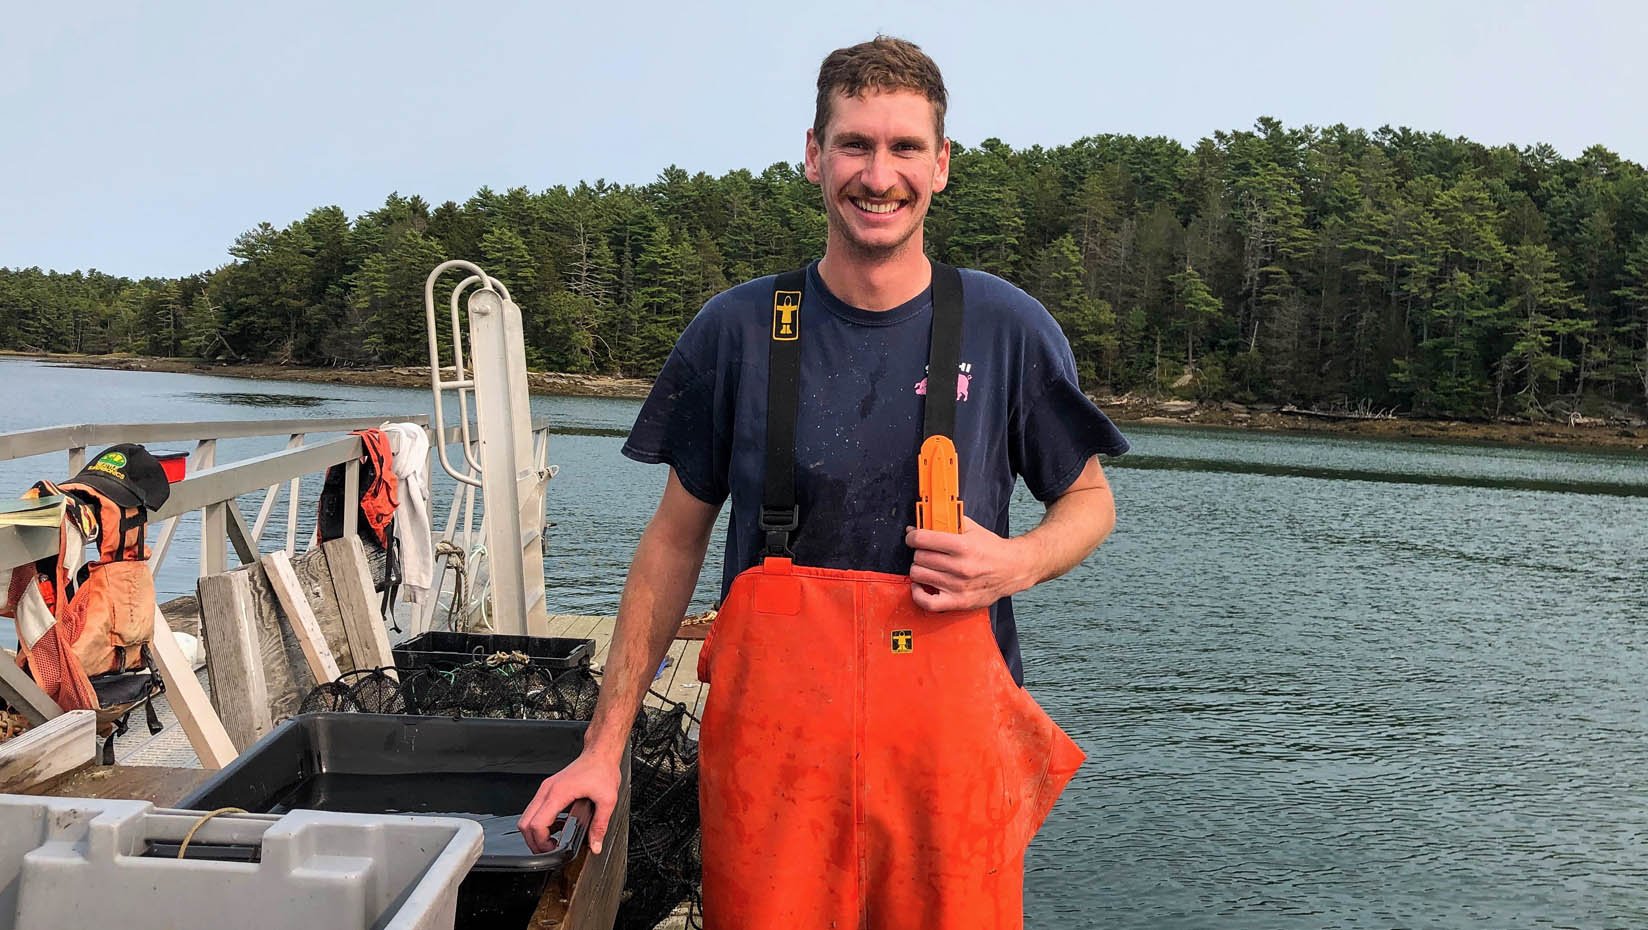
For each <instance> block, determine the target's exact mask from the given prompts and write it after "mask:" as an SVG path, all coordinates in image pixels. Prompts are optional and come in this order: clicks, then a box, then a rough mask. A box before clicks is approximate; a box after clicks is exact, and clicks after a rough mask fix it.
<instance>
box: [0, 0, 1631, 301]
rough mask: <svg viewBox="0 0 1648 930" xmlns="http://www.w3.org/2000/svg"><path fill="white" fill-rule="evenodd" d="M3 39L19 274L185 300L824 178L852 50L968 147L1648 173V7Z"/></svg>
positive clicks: (223, 30)
mask: <svg viewBox="0 0 1648 930" xmlns="http://www.w3.org/2000/svg"><path fill="white" fill-rule="evenodd" d="M8 6H9V7H10V8H9V9H8V10H7V11H6V13H5V16H4V17H3V18H0V266H10V267H20V266H30V265H40V266H42V267H46V268H57V269H60V270H69V269H73V268H89V267H97V268H100V269H103V270H105V271H108V272H111V273H115V274H126V275H132V276H141V275H145V274H155V275H178V274H186V273H190V272H194V271H201V270H206V269H209V268H213V267H216V266H218V265H221V264H223V263H225V262H226V261H228V260H229V259H228V255H227V251H226V250H227V248H228V246H229V244H230V242H231V241H232V240H233V239H234V237H235V236H236V235H238V234H239V233H240V232H242V231H244V230H246V229H248V228H250V227H252V226H254V225H256V224H257V223H258V222H260V221H263V220H268V221H270V222H273V223H275V224H276V225H285V224H287V223H289V222H291V221H293V220H295V219H298V218H300V217H302V216H303V215H304V214H305V213H307V212H308V211H309V210H310V209H311V208H313V207H316V206H320V205H324V204H337V205H339V206H341V207H343V209H344V210H345V211H347V212H348V213H349V214H350V215H351V216H354V215H356V214H358V213H360V212H361V211H363V210H367V209H371V208H372V207H374V206H376V205H378V204H380V203H382V201H383V198H384V197H385V195H387V194H388V193H389V192H390V191H393V190H398V191H400V192H401V193H403V194H414V193H415V194H421V195H422V196H423V197H424V198H425V199H427V200H428V201H430V202H431V203H440V202H441V201H444V200H448V199H452V200H458V201H462V200H464V199H465V198H467V197H468V196H469V195H470V194H472V193H474V191H475V190H476V188H478V187H480V186H482V185H487V186H490V187H492V188H494V189H496V190H503V189H505V188H509V187H513V186H517V185H520V186H525V187H527V188H530V189H532V190H541V189H543V188H546V187H549V186H552V185H555V184H571V183H575V182H577V181H578V180H580V179H587V180H593V179H595V178H598V177H604V178H607V179H608V180H613V181H620V182H638V183H640V182H646V181H649V180H651V179H652V178H654V177H656V176H657V175H658V173H659V171H660V170H662V169H663V168H664V167H666V166H667V165H669V164H671V163H675V164H678V165H680V166H682V167H683V168H686V169H688V170H689V171H706V172H709V173H711V174H721V173H724V172H726V171H728V170H731V169H734V168H749V169H752V170H757V171H758V170H760V169H762V168H764V167H766V166H767V165H769V164H772V163H773V162H775V161H786V160H787V161H795V160H798V159H799V158H800V154H801V144H802V137H803V133H804V131H805V129H806V126H807V125H808V124H809V122H810V120H811V116H812V100H813V93H814V91H813V81H814V79H815V77H816V75H817V68H818V62H819V60H820V59H821V58H822V57H823V56H824V55H825V54H826V53H827V52H828V51H829V50H831V49H833V48H836V47H838V46H841V45H846V44H850V43H852V42H856V41H859V40H862V39H865V38H869V37H870V36H872V35H874V34H875V33H876V32H877V31H882V32H887V33H891V34H895V35H901V36H904V37H906V38H909V39H912V40H914V41H915V42H917V43H919V44H921V45H922V46H923V47H924V48H926V49H927V51H928V52H929V53H931V54H932V55H933V57H934V58H935V59H936V60H937V61H938V63H939V65H940V67H941V68H942V69H943V70H944V75H945V79H946V82H947V83H948V85H949V88H950V94H951V109H950V120H949V130H950V135H951V137H952V138H955V139H956V140H958V141H960V142H964V143H977V142H979V141H980V140H982V139H984V138H987V137H989V136H997V137H999V138H1001V139H1003V140H1005V141H1007V142H1008V143H1010V144H1011V145H1013V146H1015V147H1023V146H1029V145H1032V144H1037V143H1039V144H1042V145H1046V146H1055V145H1060V144H1063V143H1067V142H1070V141H1072V140H1075V139H1078V138H1080V137H1082V136H1086V135H1093V134H1096V133H1102V132H1118V133H1133V134H1138V135H1165V136H1170V137H1172V138H1175V139H1179V140H1180V141H1183V142H1185V143H1187V144H1191V143H1194V141H1195V140H1196V139H1198V138H1201V137H1202V136H1205V135H1209V134H1211V133H1212V132H1213V131H1214V130H1216V129H1235V128H1245V127H1248V126H1250V125H1251V124H1252V122H1253V120H1254V118H1255V117H1258V116H1260V115H1270V116H1275V117H1277V118H1278V119H1281V120H1282V121H1284V122H1285V123H1287V124H1289V125H1300V124H1305V123H1311V124H1316V125H1327V124H1332V123H1339V122H1342V123H1346V124H1349V125H1352V126H1360V127H1364V128H1368V129H1373V128H1377V127H1378V126H1380V125H1382V124H1386V123H1389V124H1392V125H1407V126H1410V127H1413V128H1415V129H1421V130H1427V131H1428V130H1436V131H1440V132H1443V133H1447V134H1449V135H1464V136H1468V137H1470V138H1472V139H1475V140H1478V141H1481V142H1486V143H1506V142H1509V143H1515V144H1518V145H1527V144H1532V143H1535V142H1549V143H1551V144H1552V145H1554V146H1556V148H1557V149H1558V150H1559V151H1560V152H1562V153H1563V154H1564V155H1568V156H1572V155H1576V154H1578V153H1579V152H1580V151H1582V150H1583V149H1584V148H1585V147H1586V146H1588V145H1591V144H1593V143H1601V144H1603V145H1606V146H1608V147H1609V148H1611V149H1613V150H1615V151H1617V152H1619V153H1620V154H1622V155H1624V156H1626V157H1628V158H1631V159H1633V160H1635V161H1639V162H1641V161H1645V160H1648V120H1645V119H1644V118H1643V104H1642V96H1643V91H1644V88H1648V63H1645V62H1648V54H1645V53H1644V48H1645V47H1648V45H1645V39H1648V4H1643V3H1636V2H1625V0H1620V2H1613V3H1604V2H1567V3H1560V4H1558V3H1554V2H1553V3H1527V2H1453V3H1450V2H1446V0H1432V2H1395V3H1358V4H1331V3H1305V2H1291V3H1290V2H1258V0H1252V2H1243V3H1229V2H1223V3H1207V2H1194V3H1178V4H1160V5H1153V4H1145V3H1137V2H1134V3H1127V4H1109V3H1069V4H1038V3H1026V4H1022V5H1015V8H1013V9H1012V10H1011V12H1009V11H1008V8H1007V5H1006V4H999V5H998V4H972V3H955V2H952V3H943V4H936V3H904V4H899V3H888V4H880V3H861V2H856V0H851V2H834V3H812V4H800V3H783V2H767V3H740V4H704V3H656V2H648V3H620V2H588V0H585V2H580V3H576V4H561V3H527V2H517V3H509V2H483V0H476V2H466V3H436V2H422V0H418V2H413V0H407V2H399V3H348V2H334V3H317V2H309V0H292V2H280V0H277V2H271V3H259V4H249V3H233V2H223V0H214V2H170V3H163V4H162V3H148V4H140V3H132V2H130V0H123V2H89V3H23V2H16V3H12V4H8Z"/></svg>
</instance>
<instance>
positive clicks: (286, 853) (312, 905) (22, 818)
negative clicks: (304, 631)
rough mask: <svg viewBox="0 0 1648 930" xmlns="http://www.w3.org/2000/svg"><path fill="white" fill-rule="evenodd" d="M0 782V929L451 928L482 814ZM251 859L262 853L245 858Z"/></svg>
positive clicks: (476, 845) (478, 840)
mask: <svg viewBox="0 0 1648 930" xmlns="http://www.w3.org/2000/svg"><path fill="white" fill-rule="evenodd" d="M201 816H202V815H201V814H200V813H199V812H194V811H173V810H161V809H157V808H155V806H154V805H153V804H150V803H148V802H146V801H103V800H89V799H84V798H37V797H25V796H21V795H4V794H0V930H78V928H83V927H100V926H102V927H120V928H121V930H218V928H223V927H232V928H234V930H450V928H451V927H452V922H453V915H454V907H455V905H456V902H457V893H458V883H459V882H460V881H462V880H463V877H464V875H465V874H466V873H468V871H469V868H470V866H472V865H473V864H474V863H475V860H476V859H477V858H478V857H479V856H480V854H481V836H482V832H481V827H480V825H479V824H477V823H474V822H472V821H467V820H459V819H456V818H447V817H403V816H397V815H373V814H335V813H324V812H320V811H293V812H291V813H288V814H284V815H274V814H221V815H219V816H217V817H213V818H211V819H210V820H207V821H205V823H204V824H202V825H201V826H200V827H199V829H198V830H197V831H196V832H195V834H194V837H193V838H192V839H191V840H190V843H189V848H188V858H186V859H178V858H176V857H177V850H178V846H179V844H180V843H181V842H182V841H183V839H184V838H185V836H186V835H187V834H188V832H189V830H190V829H191V828H192V827H194V826H195V825H196V824H197V823H199V822H200V820H201ZM253 858H256V859H257V860H258V861H248V860H250V859H253Z"/></svg>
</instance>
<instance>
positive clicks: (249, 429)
mask: <svg viewBox="0 0 1648 930" xmlns="http://www.w3.org/2000/svg"><path fill="white" fill-rule="evenodd" d="M427 419H428V418H427V417H422V416H418V417H407V418H405V419H404V420H402V422H416V423H419V425H422V426H425V429H428V427H427V425H426V424H425V423H424V422H423V421H427ZM383 423H384V418H383V417H377V418H373V419H349V420H261V421H220V422H211V423H200V424H186V423H153V424H138V425H136V426H133V427H120V426H115V425H105V424H88V425H82V426H64V427H48V428H45V429H39V430H28V431H26V432H23V433H8V434H5V435H0V443H3V442H5V441H6V440H9V439H11V438H12V437H17V436H27V437H30V438H31V439H32V440H34V441H35V442H36V443H38V441H39V438H40V437H42V436H45V435H52V436H56V437H59V438H63V439H67V440H69V441H81V442H85V444H86V445H104V444H113V443H117V442H135V441H142V440H138V439H134V438H133V436H134V434H136V435H138V436H143V437H146V439H147V441H149V442H155V441H162V442H164V441H171V440H176V439H180V438H184V437H183V436H182V435H181V434H180V432H179V430H180V428H181V427H185V426H191V425H197V426H200V427H201V428H202V433H201V434H198V435H195V436H191V437H189V438H196V439H201V440H203V441H209V440H211V439H219V438H233V437H244V436H258V435H274V434H280V433H286V432H288V431H289V430H293V428H294V427H295V428H296V431H297V432H333V431H336V430H339V429H341V428H342V427H343V425H346V424H350V425H353V428H354V429H362V428H372V427H377V426H381V425H382V424H383ZM532 428H533V430H534V432H542V431H545V430H547V429H548V428H549V421H548V420H547V419H542V418H539V419H535V420H534V421H533V423H532ZM115 429H130V430H131V432H128V433H110V432H109V431H111V430H115ZM77 431H78V432H77ZM157 435H158V436H163V437H171V440H168V439H164V438H163V439H159V440H157V439H156V438H155V437H156V436H157ZM431 438H432V439H433V438H434V437H433V436H432V437H431ZM440 439H441V441H440V442H438V443H433V444H434V445H436V446H437V447H442V448H444V447H445V446H447V445H450V444H452V443H454V442H459V441H462V439H463V435H462V430H460V429H459V428H457V427H449V428H447V429H445V430H443V431H442V432H441V434H440ZM30 448H31V449H32V448H35V446H31V447H30ZM63 449H64V446H61V445H59V446H56V447H53V448H50V449H46V450H45V451H46V452H61V451H63ZM5 451H9V447H8V448H6V449H5ZM361 452H362V450H361V444H360V437H358V436H343V437H340V438H338V439H333V440H329V441H327V442H323V443H317V444H315V445H303V446H298V447H296V448H291V449H282V450H280V451H277V452H271V453H269V454H267V455H260V456H256V457H253V458H249V459H243V460H241V461H238V462H230V463H227V464H224V465H216V466H211V467H207V468H203V469H201V470H199V471H197V472H195V473H193V474H191V475H189V476H188V477H186V478H184V479H183V480H181V481H178V482H177V483H175V484H173V485H172V487H171V495H170V496H169V498H168V499H167V501H166V505H165V506H164V507H162V508H160V509H159V510H157V511H154V512H152V513H150V514H149V515H148V522H149V523H162V522H165V521H167V520H171V519H173V518H174V517H178V516H181V515H182V514H185V513H190V512H193V511H196V510H201V509H202V508H205V507H208V506H211V505H214V504H221V503H225V502H227V501H232V500H234V499H235V498H237V497H239V496H240V495H242V494H250V493H253V492H255V491H263V490H265V489H266V488H268V487H269V486H271V485H276V484H280V483H282V482H285V481H287V480H290V479H292V478H294V477H298V476H302V475H307V474H314V473H316V472H321V471H325V470H326V469H328V468H330V467H332V466H333V465H338V464H344V463H349V462H353V461H356V460H357V459H359V457H360V455H361ZM28 454H29V455H38V454H41V453H40V452H39V451H31V452H29V453H28ZM9 457H11V458H24V457H25V456H24V455H11V456H9ZM57 537H58V531H57V528H56V527H37V526H0V574H3V573H4V572H6V571H9V570H10V569H12V568H13V567H15V566H18V565H23V564H26V563H29V562H33V561H35V560H37V559H42V558H45V557H47V556H50V555H55V554H56V553H57V542H58V538H57ZM253 542H254V544H255V540H254V541H253Z"/></svg>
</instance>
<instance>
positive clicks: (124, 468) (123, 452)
mask: <svg viewBox="0 0 1648 930" xmlns="http://www.w3.org/2000/svg"><path fill="white" fill-rule="evenodd" d="M69 480H70V481H71V482H73V483H76V484H84V485H87V486H89V487H92V488H95V489H96V490H97V491H98V492H99V493H101V494H103V495H104V496H105V497H107V498H109V499H110V500H112V501H114V502H115V503H117V504H119V505H120V506H122V507H144V508H147V509H148V510H149V511H151V512H153V511H156V510H159V509H160V508H161V507H162V506H163V505H164V504H165V503H166V499H167V498H168V497H171V496H172V485H171V483H170V482H168V481H167V480H166V470H165V469H164V468H161V467H160V462H158V461H156V460H155V457H154V456H152V455H150V454H149V450H148V449H145V448H143V447H142V446H140V445H137V444H136V443H130V442H123V443H121V444H120V445H118V446H110V447H108V448H107V449H104V450H103V451H102V452H99V453H97V457H96V458H94V459H92V460H91V462H90V463H89V464H88V465H87V466H86V467H85V468H82V469H81V470H80V474H78V475H75V476H74V477H73V478H70V479H69Z"/></svg>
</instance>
